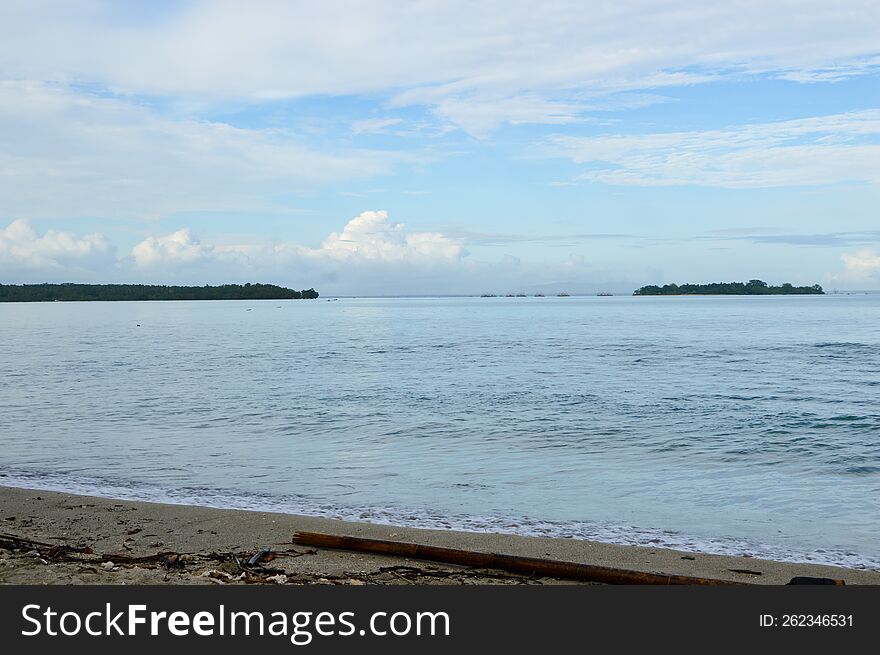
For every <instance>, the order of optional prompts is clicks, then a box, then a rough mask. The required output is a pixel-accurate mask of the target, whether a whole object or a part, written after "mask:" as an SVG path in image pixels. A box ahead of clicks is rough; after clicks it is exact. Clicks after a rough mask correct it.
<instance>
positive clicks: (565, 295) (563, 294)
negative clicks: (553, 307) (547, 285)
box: [556, 291, 570, 298]
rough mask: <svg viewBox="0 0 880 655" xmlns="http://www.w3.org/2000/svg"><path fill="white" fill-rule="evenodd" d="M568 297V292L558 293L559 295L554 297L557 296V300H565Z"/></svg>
mask: <svg viewBox="0 0 880 655" xmlns="http://www.w3.org/2000/svg"><path fill="white" fill-rule="evenodd" d="M569 295H570V294H569V293H568V292H566V291H560V292H559V293H557V294H556V296H557V297H558V298H566V297H568V296H569Z"/></svg>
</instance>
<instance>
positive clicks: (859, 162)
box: [549, 110, 880, 188]
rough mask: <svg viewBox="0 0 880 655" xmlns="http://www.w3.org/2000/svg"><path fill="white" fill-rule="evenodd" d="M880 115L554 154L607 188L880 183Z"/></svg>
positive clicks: (561, 146)
mask: <svg viewBox="0 0 880 655" xmlns="http://www.w3.org/2000/svg"><path fill="white" fill-rule="evenodd" d="M878 136H880V110H867V111H860V112H851V113H844V114H835V115H831V116H820V117H814V118H805V119H798V120H789V121H779V122H773V123H762V124H752V125H741V126H737V127H731V128H727V129H723V130H705V131H692V132H667V133H654V134H636V135H631V134H628V135H611V136H599V137H573V136H562V135H560V136H556V137H554V138H553V139H552V140H551V145H550V148H549V150H550V153H551V154H554V155H558V156H565V157H569V158H571V159H572V161H574V162H576V163H578V164H588V165H589V168H588V169H587V170H585V171H584V172H583V173H582V174H581V175H580V176H579V179H584V180H590V181H595V182H604V183H607V184H620V185H638V186H668V185H681V184H694V185H703V186H715V187H728V188H758V187H778V186H791V185H816V184H833V183H838V182H846V181H862V182H870V183H874V184H877V183H880V143H878V142H877V139H878Z"/></svg>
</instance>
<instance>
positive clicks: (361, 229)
mask: <svg viewBox="0 0 880 655" xmlns="http://www.w3.org/2000/svg"><path fill="white" fill-rule="evenodd" d="M302 252H303V253H304V254H306V255H308V256H311V257H329V258H332V259H345V260H347V259H359V260H368V261H384V262H401V261H426V260H450V261H453V260H457V259H460V258H461V257H463V256H465V255H466V254H467V252H466V251H465V249H464V247H463V246H462V245H461V243H459V242H457V241H455V240H453V239H450V238H448V237H445V236H443V235H442V234H440V233H438V232H409V231H407V230H406V228H405V226H404V225H403V224H402V223H395V222H393V221H390V220H389V219H388V212H386V211H365V212H362V213H361V214H359V215H358V216H355V217H354V218H353V219H351V220H350V221H349V222H348V223H347V224H346V225H345V227H344V228H343V230H342V232H339V233H337V232H333V233H332V234H330V236H329V237H327V239H326V240H325V241H324V243H323V244H322V245H321V247H320V248H318V249H313V250H304V251H302Z"/></svg>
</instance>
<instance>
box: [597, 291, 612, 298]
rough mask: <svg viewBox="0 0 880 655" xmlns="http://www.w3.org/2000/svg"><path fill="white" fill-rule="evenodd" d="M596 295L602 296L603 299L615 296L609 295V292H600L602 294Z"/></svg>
mask: <svg viewBox="0 0 880 655" xmlns="http://www.w3.org/2000/svg"><path fill="white" fill-rule="evenodd" d="M596 295H597V296H602V297H607V296H613V295H614V294H613V293H609V292H608V291H600V292H599V293H597V294H596Z"/></svg>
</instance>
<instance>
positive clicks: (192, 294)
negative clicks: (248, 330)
mask: <svg viewBox="0 0 880 655" xmlns="http://www.w3.org/2000/svg"><path fill="white" fill-rule="evenodd" d="M317 297H318V292H317V291H315V290H314V289H303V290H302V291H296V290H295V289H288V288H286V287H279V286H277V285H274V284H251V283H250V282H248V283H247V284H221V285H219V286H210V285H207V284H206V285H205V286H203V287H187V286H166V285H159V284H73V283H65V284H0V302H52V301H56V300H57V301H83V300H302V299H313V298H317Z"/></svg>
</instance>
